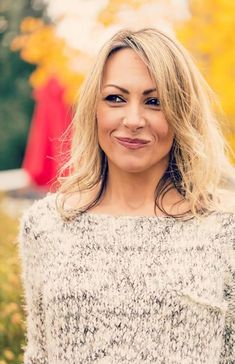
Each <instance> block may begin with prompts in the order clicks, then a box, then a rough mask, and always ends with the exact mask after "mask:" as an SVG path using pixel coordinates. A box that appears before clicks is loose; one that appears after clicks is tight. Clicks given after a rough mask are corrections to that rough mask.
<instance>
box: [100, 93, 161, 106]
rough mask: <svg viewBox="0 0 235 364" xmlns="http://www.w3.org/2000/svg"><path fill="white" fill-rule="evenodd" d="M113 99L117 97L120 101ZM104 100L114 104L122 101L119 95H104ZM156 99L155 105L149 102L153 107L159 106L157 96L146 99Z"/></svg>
mask: <svg viewBox="0 0 235 364" xmlns="http://www.w3.org/2000/svg"><path fill="white" fill-rule="evenodd" d="M115 99H116V100H117V99H119V100H121V101H115ZM105 100H107V101H108V102H111V103H114V104H120V103H121V102H123V101H124V100H123V98H122V97H121V96H119V95H108V96H107V97H105ZM152 100H154V101H157V105H155V104H150V105H151V106H154V107H160V106H161V104H160V100H159V99H158V98H157V97H150V98H149V99H147V101H152Z"/></svg>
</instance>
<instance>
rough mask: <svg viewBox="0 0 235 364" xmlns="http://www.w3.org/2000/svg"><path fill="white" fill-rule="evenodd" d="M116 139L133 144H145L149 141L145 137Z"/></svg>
mask: <svg viewBox="0 0 235 364" xmlns="http://www.w3.org/2000/svg"><path fill="white" fill-rule="evenodd" d="M117 139H118V140H120V141H122V142H126V143H133V144H147V143H149V140H145V139H139V138H135V139H132V138H117Z"/></svg>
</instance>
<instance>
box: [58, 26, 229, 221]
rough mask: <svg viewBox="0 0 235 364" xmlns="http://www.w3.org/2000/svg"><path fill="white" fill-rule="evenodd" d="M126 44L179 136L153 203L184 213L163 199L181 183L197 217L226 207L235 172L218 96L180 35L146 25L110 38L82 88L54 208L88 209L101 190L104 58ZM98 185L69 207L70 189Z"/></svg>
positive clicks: (69, 213)
mask: <svg viewBox="0 0 235 364" xmlns="http://www.w3.org/2000/svg"><path fill="white" fill-rule="evenodd" d="M123 48H131V49H133V50H134V51H135V52H136V53H137V54H138V55H139V56H140V57H141V59H142V60H143V61H144V62H145V64H146V66H147V67H148V69H149V71H150V73H151V75H152V77H153V79H154V80H155V81H156V87H157V92H158V95H159V98H160V100H161V107H162V110H163V112H164V114H165V117H166V119H167V121H168V123H169V124H170V125H171V127H172V128H173V132H174V135H175V136H174V141H173V145H172V148H171V151H170V158H169V165H168V168H167V169H166V171H165V173H164V175H163V176H162V178H161V180H160V181H159V183H158V185H157V186H156V190H155V208H156V206H158V207H159V208H160V209H161V210H162V211H163V212H165V213H166V214H167V215H168V216H174V217H182V216H183V215H182V214H181V215H170V214H168V213H167V212H166V211H165V210H164V208H163V205H162V201H163V197H164V195H165V194H166V193H167V192H168V191H169V190H170V189H171V188H176V189H177V190H178V192H179V193H180V194H181V196H182V199H183V200H187V201H188V202H189V206H190V212H191V213H192V215H193V216H195V217H201V216H202V215H204V214H207V213H210V212H213V211H217V210H220V209H221V210H225V206H227V205H225V201H229V200H230V198H229V196H230V193H232V191H233V187H234V186H235V177H234V176H235V174H234V169H233V166H232V165H231V163H230V161H229V159H228V152H231V149H230V147H229V146H228V143H227V142H226V141H225V138H224V136H223V134H222V131H221V126H220V122H219V121H218V118H217V117H216V111H215V106H216V105H217V104H218V102H217V100H216V97H215V95H214V93H213V92H212V90H211V88H210V87H209V86H208V84H207V83H206V81H205V80H204V78H203V76H202V75H201V73H200V72H199V70H198V68H197V67H196V66H195V64H194V61H193V60H192V57H191V56H190V55H189V53H188V52H187V50H186V49H185V48H184V47H183V46H182V45H181V44H180V43H179V42H178V41H177V40H176V39H174V38H171V37H169V36H168V35H166V34H164V33H163V32H162V31H159V30H157V29H153V28H144V29H140V30H138V31H132V30H129V29H124V30H121V31H119V32H117V33H116V34H115V35H114V36H113V37H112V38H111V39H110V40H109V41H107V42H106V43H105V44H104V46H103V47H102V49H101V51H100V53H99V54H98V56H97V58H96V61H95V63H94V65H93V68H92V69H91V72H90V73H89V75H88V77H87V79H86V81H85V83H84V85H83V87H82V88H81V90H80V95H79V99H78V106H77V109H76V112H75V115H74V118H73V121H72V123H71V128H72V135H73V136H72V143H71V150H70V158H69V160H68V162H67V163H65V164H64V166H63V167H62V169H61V171H60V174H59V176H58V181H59V182H60V187H59V189H58V193H57V208H58V210H59V211H60V213H61V215H62V216H63V217H64V218H71V217H74V216H75V215H77V214H78V213H82V212H84V211H87V210H89V208H91V207H92V206H95V205H96V204H98V203H99V201H100V200H101V199H102V196H103V195H104V192H105V188H106V184H107V178H108V163H107V158H106V155H105V154H104V152H103V151H102V149H101V148H100V146H99V142H98V136H97V123H96V108H97V102H98V99H99V94H100V90H101V83H102V76H103V70H104V67H105V64H106V61H107V59H108V57H109V56H110V55H111V54H112V53H114V52H118V51H119V50H121V49H123ZM65 171H67V176H65ZM97 186H98V187H99V189H98V192H97V193H96V197H95V198H94V199H93V200H92V201H89V203H88V204H85V205H83V206H82V207H81V206H80V208H78V207H76V206H75V208H70V209H65V202H66V199H67V198H68V197H69V196H70V195H73V194H74V193H76V192H79V194H82V193H86V192H87V191H90V190H93V189H94V188H96V187H97ZM226 196H228V198H227V199H226ZM58 197H61V198H58ZM155 212H156V210H155Z"/></svg>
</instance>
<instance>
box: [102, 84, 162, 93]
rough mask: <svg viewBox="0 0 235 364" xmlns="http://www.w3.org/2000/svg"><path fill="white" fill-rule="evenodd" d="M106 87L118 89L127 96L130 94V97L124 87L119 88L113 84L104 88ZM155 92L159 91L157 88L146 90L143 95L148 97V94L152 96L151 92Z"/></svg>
mask: <svg viewBox="0 0 235 364" xmlns="http://www.w3.org/2000/svg"><path fill="white" fill-rule="evenodd" d="M106 87H116V88H118V89H119V90H120V91H122V92H123V93H125V94H128V95H129V93H130V92H129V91H128V90H126V89H125V88H123V87H120V86H117V85H113V84H108V85H105V86H104V88H106ZM153 91H157V89H156V88H149V89H148V90H144V92H143V95H148V94H150V93H151V92H153Z"/></svg>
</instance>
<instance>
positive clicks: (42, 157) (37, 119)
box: [22, 78, 71, 189]
mask: <svg viewBox="0 0 235 364" xmlns="http://www.w3.org/2000/svg"><path fill="white" fill-rule="evenodd" d="M34 98H35V102H36V105H35V110H34V115H33V119H32V123H31V127H30V131H29V136H28V142H27V147H26V152H25V157H24V161H23V165H22V167H23V168H24V169H25V170H26V171H27V172H28V173H29V174H30V176H31V178H32V180H33V181H34V182H35V183H36V184H37V185H39V186H44V187H45V188H46V189H49V188H50V187H51V186H52V184H53V183H54V182H55V177H56V175H57V172H58V168H59V167H60V165H61V163H62V159H63V155H62V154H61V152H62V153H64V152H65V151H66V149H67V152H68V148H69V142H68V141H67V142H66V143H64V142H63V143H62V142H61V141H60V140H59V139H60V138H61V137H62V134H63V133H64V132H65V130H66V129H67V127H68V125H69V123H70V121H71V112H70V108H69V106H68V105H66V104H65V102H64V88H63V87H62V86H61V85H60V84H59V82H58V81H57V80H56V79H54V78H52V79H50V80H49V81H48V83H47V84H46V85H45V86H44V87H42V88H41V89H38V90H36V91H35V92H34ZM66 139H67V135H66Z"/></svg>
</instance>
